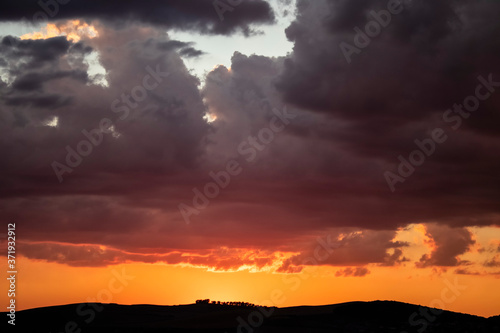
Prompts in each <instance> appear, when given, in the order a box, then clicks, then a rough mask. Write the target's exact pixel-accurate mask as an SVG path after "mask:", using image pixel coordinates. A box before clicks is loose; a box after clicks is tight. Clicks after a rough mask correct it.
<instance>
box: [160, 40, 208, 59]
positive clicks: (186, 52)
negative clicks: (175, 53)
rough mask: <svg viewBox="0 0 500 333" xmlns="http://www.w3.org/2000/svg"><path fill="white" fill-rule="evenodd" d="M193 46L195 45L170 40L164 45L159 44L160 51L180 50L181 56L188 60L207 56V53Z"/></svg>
mask: <svg viewBox="0 0 500 333" xmlns="http://www.w3.org/2000/svg"><path fill="white" fill-rule="evenodd" d="M191 45H193V43H186V42H181V41H179V40H169V41H167V42H164V43H159V44H158V49H160V50H165V51H171V50H179V54H181V55H183V56H186V57H188V58H196V57H199V56H201V55H203V54H205V52H203V51H201V50H197V49H195V48H194V47H192V46H191Z"/></svg>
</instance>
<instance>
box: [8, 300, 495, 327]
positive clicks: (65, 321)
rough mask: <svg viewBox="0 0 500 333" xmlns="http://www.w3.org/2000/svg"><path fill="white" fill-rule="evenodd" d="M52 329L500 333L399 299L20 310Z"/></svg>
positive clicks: (19, 319) (485, 322) (26, 319)
mask: <svg viewBox="0 0 500 333" xmlns="http://www.w3.org/2000/svg"><path fill="white" fill-rule="evenodd" d="M2 317H3V318H4V320H3V324H2V325H3V326H4V327H5V326H8V327H7V331H16V332H37V333H42V332H47V333H49V332H52V333H60V332H64V333H79V332H93V333H100V332H103V333H104V332H106V333H112V332H134V333H139V332H143V333H146V332H228V333H229V332H242V333H248V332H353V333H354V332H370V333H371V332H408V333H410V332H419V333H423V332H429V333H431V332H450V333H451V332H453V333H460V332H464V333H465V332H468V333H472V332H488V333H495V332H500V316H496V317H490V318H483V317H478V316H472V315H467V314H462V313H456V312H449V311H438V310H437V309H430V308H426V307H420V306H418V305H413V304H406V303H400V302H393V301H375V302H350V303H342V304H334V305H325V306H298V307H288V308H269V307H253V306H241V305H218V304H191V305H178V306H157V305H118V304H98V303H85V304H70V305H62V306H52V307H44V308H37V309H30V310H24V311H19V312H17V313H16V325H15V329H13V327H12V326H11V325H8V324H7V321H6V320H5V318H6V317H7V313H5V312H4V313H2ZM2 332H5V329H2Z"/></svg>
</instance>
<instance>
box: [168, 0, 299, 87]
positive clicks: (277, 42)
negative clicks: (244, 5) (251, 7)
mask: <svg viewBox="0 0 500 333" xmlns="http://www.w3.org/2000/svg"><path fill="white" fill-rule="evenodd" d="M269 4H270V5H271V7H272V8H273V10H274V13H275V16H276V23H275V24H273V25H270V26H259V27H256V28H255V30H256V31H258V32H260V33H259V34H257V35H253V36H249V37H246V38H245V37H239V38H235V37H236V36H234V35H232V36H218V35H217V36H207V35H199V34H198V33H196V32H186V31H178V30H171V31H168V35H169V37H170V39H172V40H180V41H183V42H194V45H193V46H194V47H195V48H196V49H199V50H201V51H203V52H205V54H203V55H201V56H199V57H197V58H187V57H185V58H184V63H185V64H186V67H187V68H188V69H189V70H190V71H191V73H192V74H193V75H195V76H196V77H198V78H199V79H200V81H201V83H202V84H203V83H204V80H205V76H206V74H207V73H209V72H210V71H212V69H214V68H215V67H217V66H218V65H223V66H225V67H227V68H229V67H230V66H231V57H232V56H233V54H234V52H235V51H238V52H240V53H243V54H246V55H252V54H257V55H263V56H267V57H282V56H286V55H287V54H288V53H290V52H291V51H292V48H293V43H292V42H290V41H288V40H287V38H286V35H285V29H286V28H287V27H288V26H289V25H290V23H291V22H292V21H293V20H294V19H295V0H276V1H269ZM237 10H242V9H241V8H240V9H239V8H238V6H236V7H234V9H233V11H232V12H229V11H228V12H225V13H224V17H228V16H230V15H231V14H233V13H234V12H235V11H237ZM214 15H217V14H216V12H215V9H214Z"/></svg>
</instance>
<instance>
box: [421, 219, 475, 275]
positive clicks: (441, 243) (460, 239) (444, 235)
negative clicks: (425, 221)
mask: <svg viewBox="0 0 500 333" xmlns="http://www.w3.org/2000/svg"><path fill="white" fill-rule="evenodd" d="M426 231H427V232H426V235H427V236H428V237H429V238H430V242H431V243H432V247H433V250H432V252H431V253H430V254H425V255H423V256H422V257H421V258H420V261H419V262H418V263H417V267H427V266H457V265H460V264H462V263H463V262H462V261H461V260H460V259H459V256H460V255H462V254H464V253H466V252H467V251H468V250H469V249H470V247H471V246H472V245H474V244H475V240H474V238H473V235H472V233H471V232H470V231H469V230H467V229H466V228H450V227H448V226H440V225H437V224H429V225H427V227H426Z"/></svg>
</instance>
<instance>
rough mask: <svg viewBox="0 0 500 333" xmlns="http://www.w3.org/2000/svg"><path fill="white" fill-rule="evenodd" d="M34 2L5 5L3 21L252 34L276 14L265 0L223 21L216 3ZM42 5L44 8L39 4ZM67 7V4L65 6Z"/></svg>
mask: <svg viewBox="0 0 500 333" xmlns="http://www.w3.org/2000/svg"><path fill="white" fill-rule="evenodd" d="M60 2H61V4H60V3H59V2H57V1H56V0H47V1H31V0H22V1H16V2H7V3H5V4H3V5H2V11H1V12H0V21H20V20H22V19H23V18H24V19H27V20H28V21H35V22H36V21H40V20H43V19H44V18H45V19H49V20H61V19H82V18H83V19H88V20H92V19H99V20H102V21H105V22H110V23H113V24H114V25H116V26H118V27H123V26H124V25H126V24H127V23H129V22H141V23H145V24H150V25H153V26H159V27H163V28H172V29H181V30H193V31H198V32H201V33H206V34H224V35H227V34H231V33H233V32H235V31H243V32H244V33H245V34H249V33H251V32H252V25H258V24H271V23H273V22H274V13H273V11H272V9H271V6H270V5H269V4H268V3H267V2H266V1H263V0H251V1H250V0H246V1H242V2H241V3H239V4H238V6H236V7H233V6H230V8H231V9H232V10H231V11H227V12H225V15H223V17H222V18H223V19H222V20H221V19H220V17H219V14H218V13H217V10H216V9H215V6H214V1H213V0H198V1H184V0H161V1H156V0H143V1H140V2H138V1H134V0H122V1H120V2H116V1H84V0H71V1H60ZM39 3H41V4H39ZM62 3H64V4H62Z"/></svg>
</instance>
